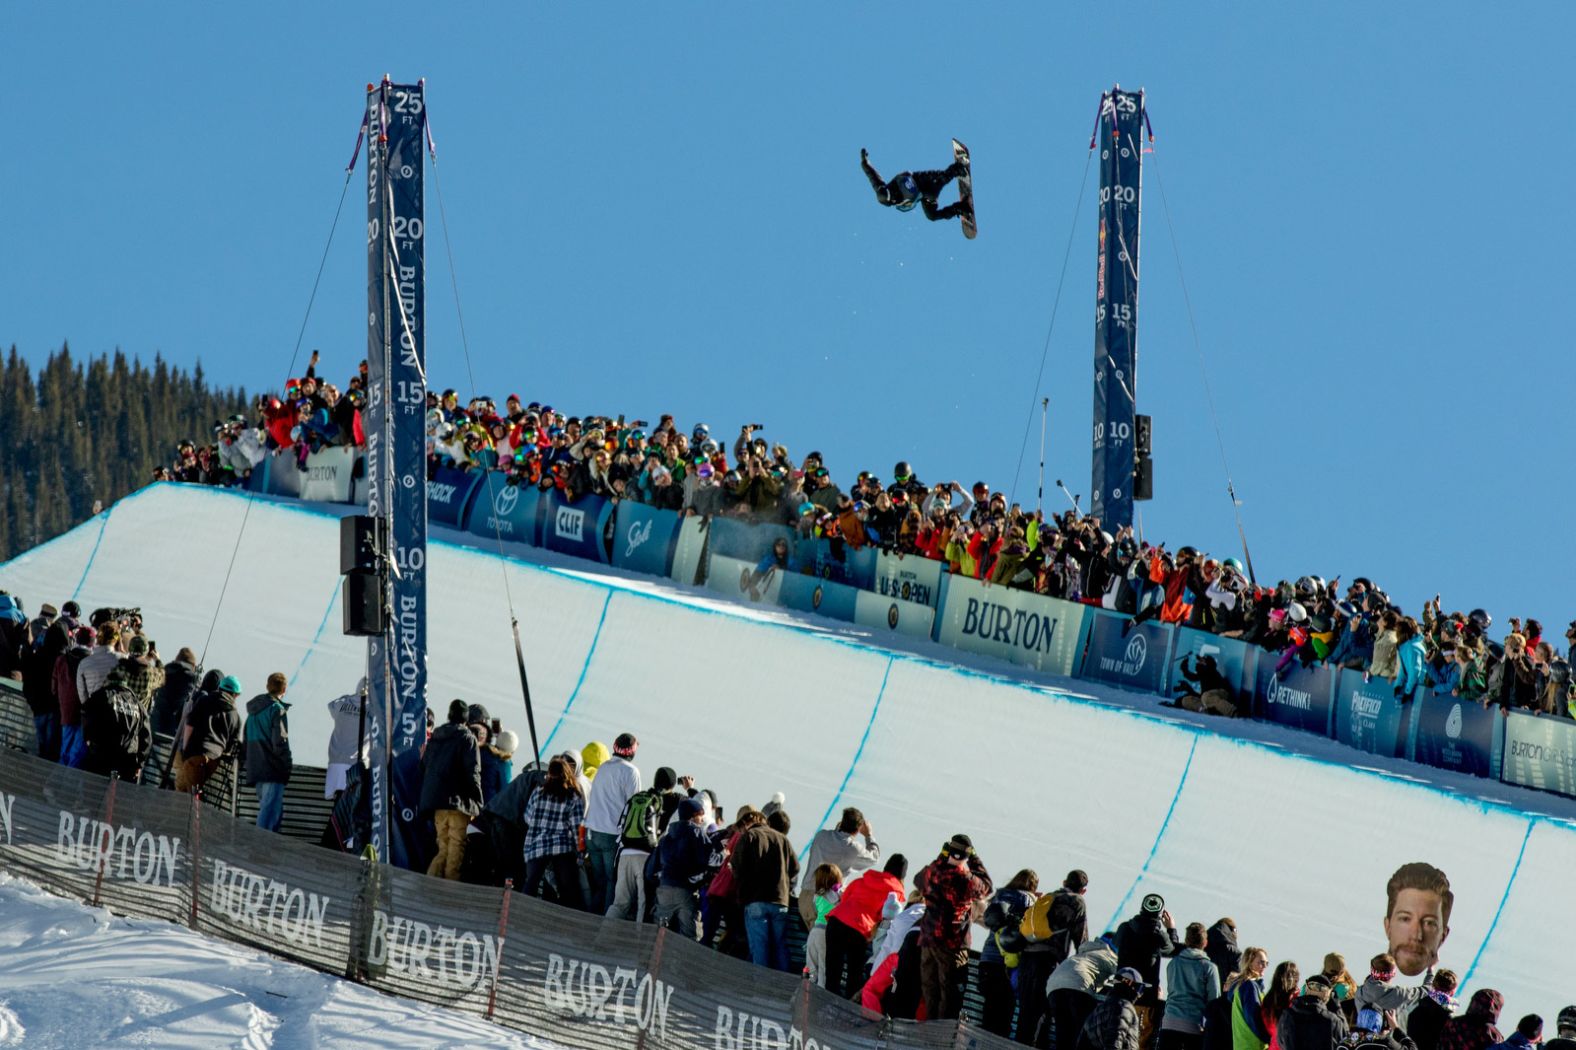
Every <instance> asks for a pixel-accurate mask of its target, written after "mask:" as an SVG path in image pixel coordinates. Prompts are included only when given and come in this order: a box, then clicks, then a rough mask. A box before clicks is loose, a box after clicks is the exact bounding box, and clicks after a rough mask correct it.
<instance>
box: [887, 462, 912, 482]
mask: <svg viewBox="0 0 1576 1050" xmlns="http://www.w3.org/2000/svg"><path fill="white" fill-rule="evenodd" d="M913 476H914V471H913V470H912V469H911V468H910V467H909V465H908V460H906V459H900V460H898V461H897V462H896V463H894V464H892V480H893V481H907V480H908V479H909V478H912V477H913Z"/></svg>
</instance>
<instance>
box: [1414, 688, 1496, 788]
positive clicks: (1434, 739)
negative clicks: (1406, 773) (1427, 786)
mask: <svg viewBox="0 0 1576 1050" xmlns="http://www.w3.org/2000/svg"><path fill="white" fill-rule="evenodd" d="M1504 722H1505V720H1504V718H1503V717H1501V716H1500V713H1499V712H1498V711H1496V710H1485V709H1484V707H1483V705H1482V704H1479V703H1475V702H1473V701H1471V700H1465V701H1464V700H1461V699H1460V698H1459V697H1454V696H1451V695H1450V694H1449V693H1444V694H1440V693H1432V692H1430V693H1424V694H1423V696H1422V698H1421V699H1419V700H1418V701H1417V714H1416V716H1415V724H1414V726H1413V729H1412V758H1413V760H1414V761H1417V762H1421V763H1423V764H1424V765H1428V766H1437V767H1438V768H1440V769H1453V770H1455V771H1456V772H1458V773H1470V774H1471V775H1472V776H1475V777H1497V776H1499V760H1500V747H1499V744H1500V739H1501V736H1502V734H1503V732H1504Z"/></svg>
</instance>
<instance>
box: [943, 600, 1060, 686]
mask: <svg viewBox="0 0 1576 1050" xmlns="http://www.w3.org/2000/svg"><path fill="white" fill-rule="evenodd" d="M1087 611H1088V610H1087V608H1086V607H1085V606H1082V605H1076V604H1074V603H1072V602H1064V601H1059V600H1058V599H1055V598H1046V597H1043V596H1041V595H1038V594H1035V593H1033V592H1032V591H1019V590H1014V589H1012V588H1010V587H1001V586H989V587H987V586H986V585H985V584H983V583H981V582H980V581H978V580H973V579H969V578H967V577H964V576H954V577H953V578H952V580H951V581H950V583H949V584H948V586H947V597H946V601H945V603H944V604H943V605H942V608H941V615H940V617H939V624H940V626H939V628H938V631H937V634H936V640H937V641H938V642H940V643H941V644H942V645H950V646H953V647H954V648H957V649H965V650H967V651H969V652H972V653H981V654H983V655H986V656H994V657H998V658H1000V659H1003V660H1010V661H1011V662H1013V663H1015V664H1020V665H1022V666H1024V667H1032V668H1034V669H1035V670H1037V671H1048V672H1050V673H1051V674H1059V675H1071V674H1072V673H1073V665H1074V664H1075V663H1076V662H1077V658H1078V653H1079V650H1080V647H1081V643H1082V641H1083V629H1084V619H1085V615H1086V613H1087Z"/></svg>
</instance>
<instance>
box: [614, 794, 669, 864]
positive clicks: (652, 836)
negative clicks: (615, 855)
mask: <svg viewBox="0 0 1576 1050" xmlns="http://www.w3.org/2000/svg"><path fill="white" fill-rule="evenodd" d="M661 823H662V792H660V791H658V790H657V789H656V788H651V789H650V790H648V791H637V792H635V793H634V794H633V795H631V796H630V797H629V801H628V802H626V803H624V815H623V817H622V819H621V820H620V825H621V831H620V834H619V845H621V846H622V847H624V848H625V849H638V850H644V851H645V852H648V853H649V852H652V851H653V850H655V849H656V848H657V833H658V830H659V828H660V825H661Z"/></svg>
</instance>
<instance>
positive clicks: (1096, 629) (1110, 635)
mask: <svg viewBox="0 0 1576 1050" xmlns="http://www.w3.org/2000/svg"><path fill="white" fill-rule="evenodd" d="M1089 615H1090V616H1091V617H1093V622H1092V623H1091V624H1090V625H1089V649H1088V652H1087V653H1085V654H1084V661H1083V668H1082V670H1080V671H1079V672H1078V673H1079V677H1081V678H1089V679H1093V680H1094V681H1096V682H1108V683H1110V684H1111V685H1119V686H1123V687H1124V688H1127V689H1136V690H1138V691H1140V692H1144V693H1162V694H1163V693H1165V691H1166V682H1167V681H1168V680H1169V679H1168V676H1167V674H1166V671H1167V668H1168V665H1169V663H1170V658H1171V633H1172V629H1171V627H1170V626H1169V625H1168V624H1163V623H1157V622H1155V621H1153V620H1151V621H1148V622H1145V623H1133V622H1132V621H1131V620H1130V619H1128V618H1127V617H1126V616H1116V615H1112V614H1110V613H1096V612H1091V613H1090V614H1089Z"/></svg>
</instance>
